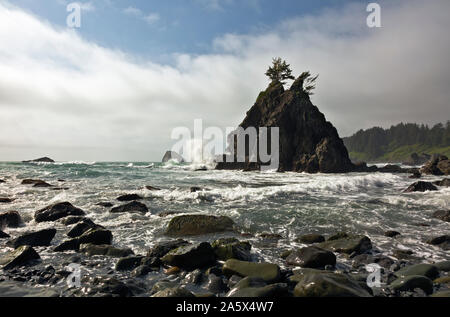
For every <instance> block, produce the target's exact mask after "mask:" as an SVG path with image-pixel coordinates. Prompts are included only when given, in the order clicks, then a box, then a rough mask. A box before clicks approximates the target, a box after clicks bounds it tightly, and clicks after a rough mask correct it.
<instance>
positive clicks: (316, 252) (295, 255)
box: [286, 247, 336, 268]
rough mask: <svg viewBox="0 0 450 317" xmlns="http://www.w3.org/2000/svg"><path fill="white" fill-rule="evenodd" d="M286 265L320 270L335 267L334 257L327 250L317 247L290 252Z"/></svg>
mask: <svg viewBox="0 0 450 317" xmlns="http://www.w3.org/2000/svg"><path fill="white" fill-rule="evenodd" d="M286 263H287V264H288V265H294V266H300V267H304V268H321V267H325V266H326V265H331V266H335V265H336V256H335V255H334V253H333V252H331V251H328V250H324V249H321V248H318V247H306V248H302V249H300V250H297V251H294V252H292V253H291V254H290V255H289V256H288V257H287V258H286Z"/></svg>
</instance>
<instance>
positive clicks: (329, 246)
mask: <svg viewBox="0 0 450 317" xmlns="http://www.w3.org/2000/svg"><path fill="white" fill-rule="evenodd" d="M316 246H317V247H319V248H322V249H325V250H329V251H333V252H338V253H345V254H352V253H354V252H355V253H357V254H361V253H364V252H366V251H368V250H371V249H372V243H371V241H370V239H369V238H368V237H366V236H347V237H342V238H338V239H334V238H333V239H332V240H330V239H328V240H327V241H325V242H322V243H319V244H317V245H316Z"/></svg>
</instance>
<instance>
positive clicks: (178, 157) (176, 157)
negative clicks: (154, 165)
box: [162, 151, 184, 163]
mask: <svg viewBox="0 0 450 317" xmlns="http://www.w3.org/2000/svg"><path fill="white" fill-rule="evenodd" d="M170 160H175V161H177V162H178V163H184V159H183V157H182V156H181V155H180V154H178V153H177V152H174V151H167V152H166V154H164V157H163V158H162V162H163V163H166V162H168V161H170Z"/></svg>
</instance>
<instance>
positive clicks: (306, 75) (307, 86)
mask: <svg viewBox="0 0 450 317" xmlns="http://www.w3.org/2000/svg"><path fill="white" fill-rule="evenodd" d="M299 78H300V80H302V82H303V91H304V92H305V93H307V94H308V95H310V96H311V95H314V93H313V92H312V91H313V90H314V89H316V81H317V78H319V75H316V76H312V75H311V73H310V72H309V71H308V72H303V73H302V74H301V75H300V77H299Z"/></svg>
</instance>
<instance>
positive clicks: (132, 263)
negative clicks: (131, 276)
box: [116, 256, 144, 271]
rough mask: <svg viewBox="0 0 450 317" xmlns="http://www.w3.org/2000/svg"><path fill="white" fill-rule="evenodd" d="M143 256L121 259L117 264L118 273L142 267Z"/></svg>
mask: <svg viewBox="0 0 450 317" xmlns="http://www.w3.org/2000/svg"><path fill="white" fill-rule="evenodd" d="M143 258H144V257H143V256H128V257H123V258H120V259H119V261H117V263H116V271H131V270H133V269H135V268H137V267H138V266H140V265H141V262H142V259H143Z"/></svg>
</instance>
